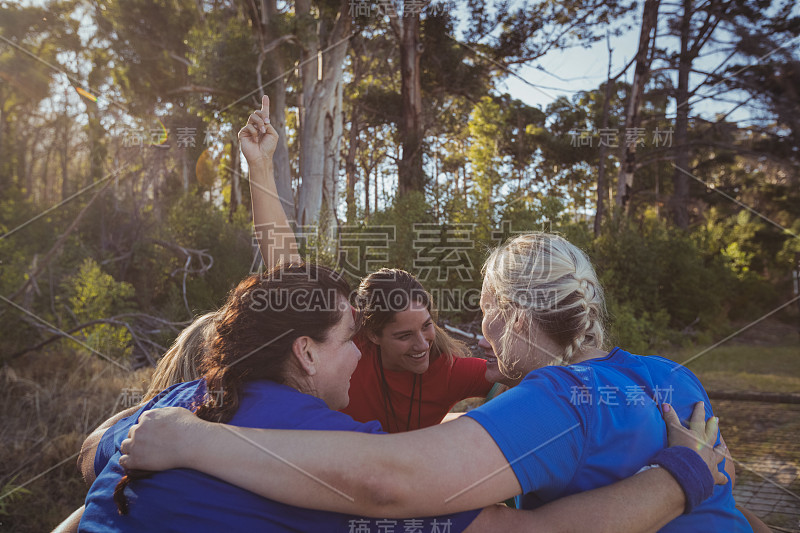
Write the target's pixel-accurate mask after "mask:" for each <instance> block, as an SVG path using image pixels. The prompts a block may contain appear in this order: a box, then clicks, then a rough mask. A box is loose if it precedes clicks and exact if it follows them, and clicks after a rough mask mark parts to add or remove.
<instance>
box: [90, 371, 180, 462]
mask: <svg viewBox="0 0 800 533" xmlns="http://www.w3.org/2000/svg"><path fill="white" fill-rule="evenodd" d="M182 385H184V384H182V383H176V384H174V385H172V386H171V387H169V388H167V389H165V390H163V391H161V392H160V393H158V394H157V395H156V396H155V397H154V398H151V399H150V401H148V402H147V403H146V404H145V405H143V406H142V407H141V408H140V409H139V410H137V411H136V412H135V413H133V414H132V415H130V416H126V417H125V418H122V419H120V420H117V422H116V423H115V424H114V425H113V426H111V427H110V428H108V429H107V430H106V431H105V433H103V436H102V437H101V438H100V442H99V443H98V444H97V451H95V454H94V475H95V476H97V475H98V474H99V473H100V472H102V471H103V468H105V466H106V464H108V460H109V459H111V456H112V455H114V454H115V453H116V451H117V449H118V448H119V446H120V444H122V441H123V440H125V438H126V437H127V436H128V430H129V429H130V428H131V426H132V425H133V424H135V423H136V421H137V420H139V417H140V416H141V414H142V413H143V412H145V411H147V410H148V409H152V408H153V406H154V405H155V404H156V403H157V402H158V401H159V400H160V399H162V398H164V397H165V396H167V395H168V394H169V393H171V392H173V391H174V390H176V389H178V388H179V387H181V386H182Z"/></svg>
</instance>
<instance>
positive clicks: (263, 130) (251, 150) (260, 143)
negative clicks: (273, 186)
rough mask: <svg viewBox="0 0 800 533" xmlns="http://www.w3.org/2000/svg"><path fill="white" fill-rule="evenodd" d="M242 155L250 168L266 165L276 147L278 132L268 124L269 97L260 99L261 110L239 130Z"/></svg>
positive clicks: (270, 161)
mask: <svg viewBox="0 0 800 533" xmlns="http://www.w3.org/2000/svg"><path fill="white" fill-rule="evenodd" d="M239 143H240V144H241V147H242V153H243V154H244V157H245V158H246V159H247V163H248V164H249V165H250V166H254V165H256V166H257V165H259V164H265V163H268V164H269V165H272V155H273V154H274V153H275V148H276V147H277V146H278V132H277V131H275V128H273V127H272V124H270V122H269V96H266V95H264V96H262V97H261V109H259V110H258V111H255V112H254V113H252V114H251V115H250V117H249V118H248V119H247V125H246V126H245V127H244V128H242V129H241V130H239Z"/></svg>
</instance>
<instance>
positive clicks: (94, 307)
mask: <svg viewBox="0 0 800 533" xmlns="http://www.w3.org/2000/svg"><path fill="white" fill-rule="evenodd" d="M63 289H64V296H65V298H66V304H67V306H68V309H69V314H71V315H72V316H73V317H74V319H75V320H76V321H77V322H78V323H85V322H90V321H92V320H100V319H104V318H108V317H111V316H113V315H116V314H119V313H121V312H124V311H128V310H130V308H131V303H132V299H133V297H134V294H135V290H134V288H133V286H132V285H131V284H130V283H127V282H124V281H122V282H119V281H116V280H115V279H114V278H113V277H112V276H110V275H109V274H107V273H105V272H103V270H102V269H101V268H100V265H98V264H97V263H96V262H95V261H94V260H93V259H91V258H87V259H85V260H84V261H83V264H81V266H80V269H79V270H78V272H77V273H76V274H75V275H74V276H72V277H70V278H68V279H67V280H66V281H65V282H64V283H63ZM82 333H83V335H84V336H85V337H86V341H85V342H86V344H87V345H89V346H91V347H92V348H93V349H95V350H97V351H98V352H100V353H103V354H105V355H108V356H110V357H113V358H116V359H122V358H124V357H125V356H127V355H129V354H130V343H131V336H130V333H129V332H128V330H127V328H125V327H124V326H118V325H113V324H97V325H94V326H90V327H87V328H85V329H84V330H83V331H82Z"/></svg>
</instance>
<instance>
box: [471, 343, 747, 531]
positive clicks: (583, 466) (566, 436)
mask: <svg viewBox="0 0 800 533" xmlns="http://www.w3.org/2000/svg"><path fill="white" fill-rule="evenodd" d="M701 400H702V401H703V402H704V403H705V405H706V416H707V417H711V416H713V411H712V410H711V403H710V402H709V400H708V395H707V394H706V392H705V390H704V389H703V386H702V385H701V384H700V382H699V381H698V379H697V377H696V376H695V375H694V374H692V373H691V372H690V371H689V370H688V369H687V368H686V367H683V366H680V365H678V364H676V363H675V362H673V361H670V360H668V359H664V358H663V357H655V356H649V357H642V356H638V355H631V354H629V353H628V352H625V351H623V350H621V349H619V348H615V349H614V350H612V351H611V353H609V354H608V356H606V357H603V358H600V359H592V360H589V361H584V362H582V363H578V364H574V365H570V366H566V367H558V366H548V367H544V368H540V369H538V370H535V371H533V372H531V373H530V374H528V375H527V376H526V377H525V379H523V380H522V383H520V384H519V385H518V386H516V387H514V388H513V389H511V390H509V391H507V392H505V393H503V394H501V395H500V396H498V397H497V398H495V399H493V400H492V401H490V402H488V403H486V404H485V405H483V406H481V407H479V408H477V409H475V410H473V411H470V412H469V413H467V414H466V415H465V416H469V417H471V418H472V419H474V420H475V421H476V422H478V423H479V424H481V426H483V428H484V429H485V430H486V431H487V432H489V434H490V435H491V436H492V438H493V439H494V440H495V442H496V443H497V446H498V447H499V448H500V449H501V450H502V452H503V454H504V455H505V457H506V459H507V460H508V462H509V464H510V465H511V467H512V469H513V470H514V473H515V474H516V476H517V480H518V481H519V483H520V485H521V486H522V492H523V495H522V496H518V497H517V506H518V508H521V509H535V508H537V507H539V506H541V505H544V504H545V503H547V502H550V501H553V500H556V499H558V498H562V497H564V496H569V495H571V494H575V493H578V492H583V491H586V490H591V489H595V488H598V487H603V486H606V485H609V484H611V483H614V482H616V481H619V480H621V479H624V478H627V477H629V476H632V475H634V474H635V473H636V472H637V471H638V470H639V469H640V468H641V467H643V466H645V465H646V464H647V460H648V459H649V458H650V457H651V456H652V455H653V454H654V453H656V452H657V451H658V450H660V449H662V448H664V447H666V446H667V432H666V426H665V424H664V421H663V419H662V416H661V411H660V404H661V403H663V402H666V403H669V404H670V405H672V406H673V407H674V408H675V410H676V412H677V414H678V416H679V417H680V418H681V420H687V419H688V418H689V417H690V416H691V413H692V410H693V408H694V404H695V403H696V402H698V401H701ZM717 443H719V437H718V438H717ZM724 465H725V463H724V461H723V463H721V464H720V466H719V469H720V471H724V470H723V468H724ZM726 475H727V474H726ZM735 505H736V504H735V502H734V500H733V496H732V494H731V484H730V483H726V484H725V485H716V486H715V487H714V493H713V495H712V496H711V497H710V498H709V499H708V500H706V501H705V502H703V504H701V505H700V506H698V507H696V508H695V509H694V510H693V511H692V513H690V514H688V515H682V516H679V517H678V518H676V519H674V520H673V521H671V522H670V523H669V524H667V525H666V526H665V527H664V528H663V529H662V530H661V531H666V532H687V531H703V532H705V531H725V532H726V533H735V532H739V531H752V529H751V528H750V525H749V523H748V522H747V520H746V519H745V518H744V516H743V515H742V514H741V513H740V512H739V511H738V510H736V508H735Z"/></svg>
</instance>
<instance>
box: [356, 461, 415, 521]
mask: <svg viewBox="0 0 800 533" xmlns="http://www.w3.org/2000/svg"><path fill="white" fill-rule="evenodd" d="M371 466H372V468H370V469H369V473H367V474H366V475H365V476H364V477H363V478H362V479H361V482H360V483H359V485H360V486H361V489H362V490H361V491H360V493H361V494H360V496H361V497H362V498H363V500H362V501H363V505H362V504H361V503H359V502H356V504H357V507H359V508H360V509H362V510H363V512H364V514H367V515H369V516H373V517H377V518H380V517H385V516H395V517H398V518H402V517H403V516H402V515H405V514H406V513H407V512H408V510H409V509H410V507H411V504H412V503H413V502H412V496H413V490H412V483H411V482H410V479H411V477H410V476H409V475H406V473H405V472H403V471H402V470H400V469H398V468H393V467H392V466H390V465H381V466H382V467H379V468H375V466H376V465H371ZM408 516H412V515H408Z"/></svg>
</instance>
